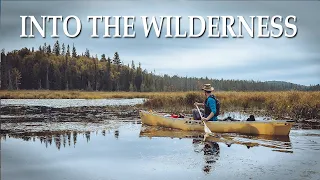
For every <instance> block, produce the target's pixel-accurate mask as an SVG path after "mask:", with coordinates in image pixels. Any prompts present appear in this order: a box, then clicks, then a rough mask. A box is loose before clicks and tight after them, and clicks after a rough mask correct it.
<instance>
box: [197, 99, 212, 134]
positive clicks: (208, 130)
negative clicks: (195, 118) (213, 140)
mask: <svg viewBox="0 0 320 180" xmlns="http://www.w3.org/2000/svg"><path fill="white" fill-rule="evenodd" d="M196 107H197V109H198V112H199V114H200V118H201V117H202V114H201V112H200V109H199V107H198V105H196ZM202 122H203V124H204V132H205V133H208V134H211V133H212V132H211V130H210V129H209V128H208V126H207V125H206V123H205V122H204V121H203V120H202Z"/></svg>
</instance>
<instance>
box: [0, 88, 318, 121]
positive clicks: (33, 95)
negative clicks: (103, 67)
mask: <svg viewBox="0 0 320 180" xmlns="http://www.w3.org/2000/svg"><path fill="white" fill-rule="evenodd" d="M215 95H216V97H217V98H218V99H219V100H220V102H221V110H222V112H223V111H226V110H229V109H236V108H238V109H252V108H255V109H264V110H266V111H267V112H268V113H270V114H273V115H276V116H278V117H286V116H288V117H292V118H307V119H320V91H313V92H306V91H278V92H215ZM0 97H1V98H2V99H112V98H146V101H145V102H144V104H143V105H141V106H139V107H143V108H147V109H161V110H164V111H170V112H185V111H188V112H189V111H190V108H194V106H193V103H194V102H196V101H197V102H203V100H204V95H203V93H202V92H100V91H99V92H98V91H97V92H87V91H47V90H34V91H30V90H21V91H0Z"/></svg>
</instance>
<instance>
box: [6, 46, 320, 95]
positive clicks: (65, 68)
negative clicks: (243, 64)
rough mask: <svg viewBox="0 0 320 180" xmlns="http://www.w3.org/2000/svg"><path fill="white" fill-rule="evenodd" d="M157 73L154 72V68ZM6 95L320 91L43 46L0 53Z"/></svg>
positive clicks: (295, 85)
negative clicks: (183, 72) (173, 71)
mask: <svg viewBox="0 0 320 180" xmlns="http://www.w3.org/2000/svg"><path fill="white" fill-rule="evenodd" d="M155 69H156V68H155ZM0 72H1V73H0V75H1V81H0V83H1V84H0V85H1V89H2V90H42V89H44V90H85V91H132V92H175V91H194V90H199V88H200V87H201V86H202V84H204V83H211V84H213V85H214V87H215V90H217V91H288V90H300V91H319V90H320V85H319V84H317V85H311V86H303V85H298V84H293V83H288V82H278V81H267V82H260V81H253V80H252V81H249V80H225V79H215V78H208V77H201V78H197V77H181V76H178V75H174V76H169V75H166V74H164V75H160V74H157V73H156V72H155V71H150V72H148V71H147V70H146V69H143V68H142V65H141V63H137V64H136V62H135V61H134V60H132V61H131V62H126V63H125V62H123V61H122V60H121V58H120V55H119V53H118V52H115V53H114V55H113V57H107V56H106V55H105V54H102V55H101V57H100V58H99V57H98V56H97V55H95V56H93V55H92V54H90V51H89V49H86V51H85V52H84V53H79V52H77V49H76V47H75V45H74V44H72V47H71V46H70V45H69V44H64V43H62V44H60V42H59V41H56V42H55V43H54V44H53V45H50V44H46V43H44V44H43V45H40V46H39V47H38V49H35V48H34V47H32V48H31V49H30V48H22V49H20V50H13V51H10V52H6V51H5V49H2V51H1V71H0Z"/></svg>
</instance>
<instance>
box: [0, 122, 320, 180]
mask: <svg viewBox="0 0 320 180" xmlns="http://www.w3.org/2000/svg"><path fill="white" fill-rule="evenodd" d="M202 135H203V134H201V133H199V132H186V131H179V130H169V129H162V128H155V127H148V126H144V125H141V124H140V123H139V122H138V121H132V122H116V121H113V122H111V123H109V124H108V125H105V126H104V127H103V128H100V129H95V130H94V131H86V130H85V129H81V131H80V130H79V131H56V132H48V131H46V132H38V133H36V132H34V133H22V134H20V135H19V134H16V135H10V136H9V135H6V136H3V137H2V139H1V163H2V164H1V177H2V179H4V180H11V179H12V180H24V179H32V180H43V179H46V180H57V179H59V180H60V179H61V180H62V179H67V180H79V179H88V180H102V179H103V180H106V179H110V180H116V179H139V180H149V179H154V180H163V179H226V178H227V177H228V178H230V179H241V180H242V179H261V180H264V179H265V180H270V179H281V180H282V179H290V180H294V179H296V180H303V179H315V180H316V179H317V180H318V179H320V157H319V150H320V130H292V131H291V133H290V136H286V137H282V138H279V137H278V138H276V137H274V138H271V137H268V136H245V135H237V134H222V135H220V136H221V137H212V138H206V141H205V142H202V141H201V140H203V136H202ZM213 140H214V141H213Z"/></svg>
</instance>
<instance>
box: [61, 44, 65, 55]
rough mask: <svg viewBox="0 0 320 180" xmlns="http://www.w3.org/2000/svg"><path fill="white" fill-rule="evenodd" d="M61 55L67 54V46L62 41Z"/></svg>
mask: <svg viewBox="0 0 320 180" xmlns="http://www.w3.org/2000/svg"><path fill="white" fill-rule="evenodd" d="M61 55H62V56H64V55H66V47H65V45H64V43H62V52H61Z"/></svg>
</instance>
